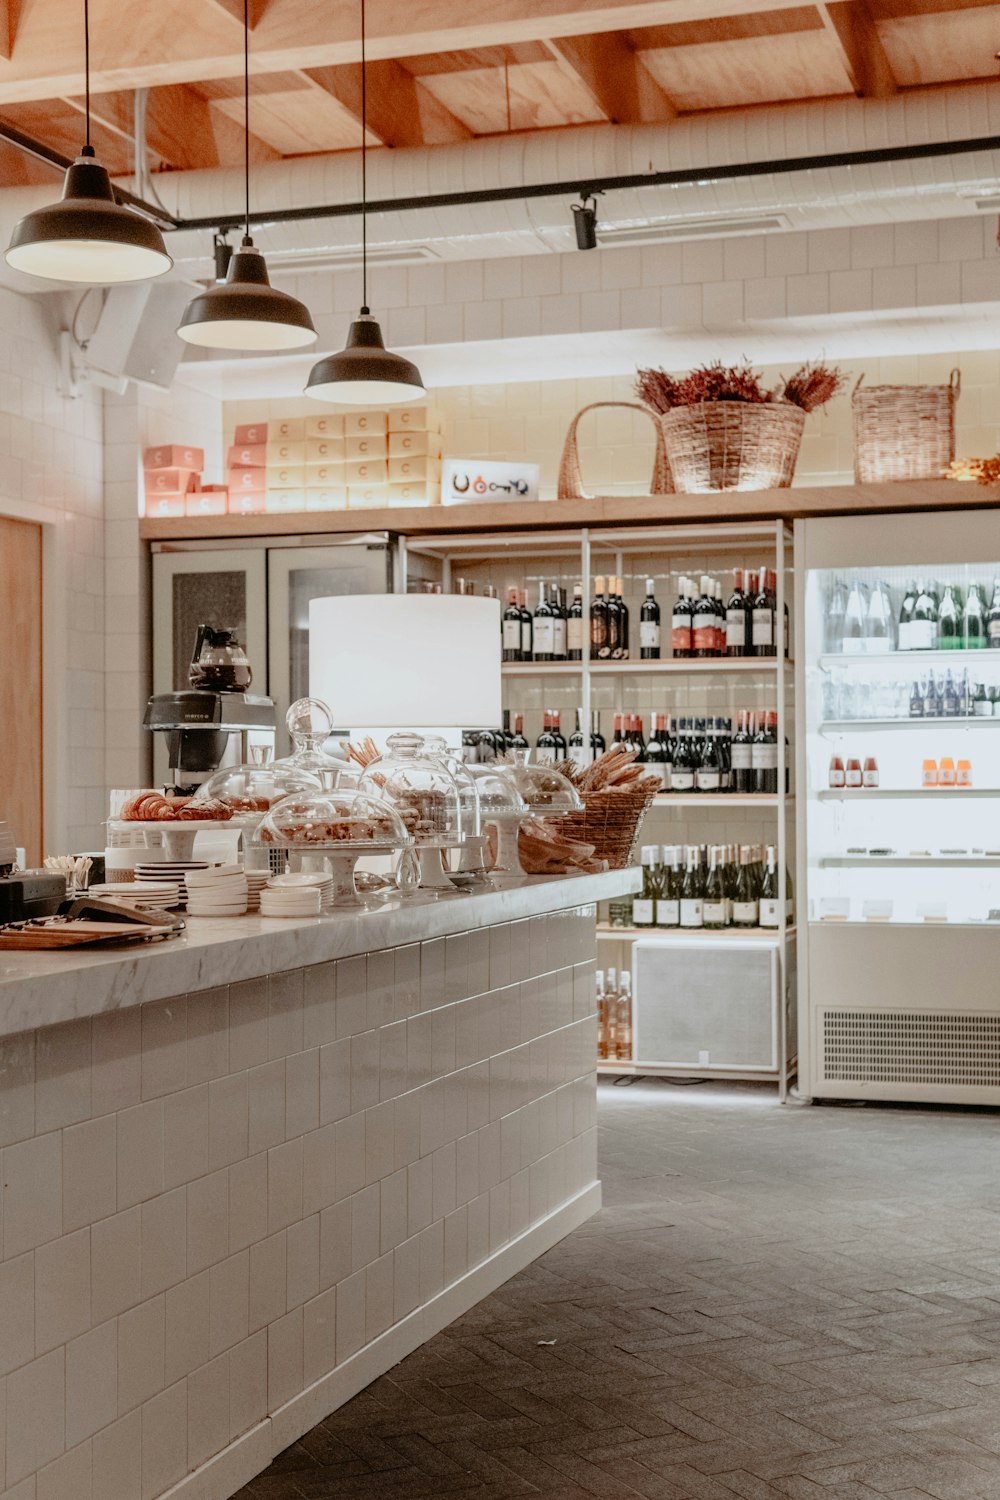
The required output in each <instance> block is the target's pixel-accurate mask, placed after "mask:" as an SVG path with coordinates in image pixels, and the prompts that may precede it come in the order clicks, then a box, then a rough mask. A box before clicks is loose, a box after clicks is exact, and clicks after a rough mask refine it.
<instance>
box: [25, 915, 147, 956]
mask: <svg viewBox="0 0 1000 1500" xmlns="http://www.w3.org/2000/svg"><path fill="white" fill-rule="evenodd" d="M167 935H168V934H167V933H163V932H160V931H158V930H157V929H156V928H155V927H138V926H136V924H135V923H134V922H86V921H80V922H59V923H56V924H53V925H52V926H51V927H27V928H15V929H11V928H0V948H19V949H41V948H78V947H82V946H83V945H84V944H87V943H106V942H108V941H115V942H121V941H122V940H123V939H127V940H131V941H133V942H136V941H137V942H148V940H149V939H150V938H156V937H161V936H167Z"/></svg>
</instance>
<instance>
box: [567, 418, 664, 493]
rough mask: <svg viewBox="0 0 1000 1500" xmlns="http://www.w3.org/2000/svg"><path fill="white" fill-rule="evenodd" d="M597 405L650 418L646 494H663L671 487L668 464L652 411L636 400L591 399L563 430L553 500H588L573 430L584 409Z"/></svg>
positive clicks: (661, 434) (578, 422)
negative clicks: (652, 447)
mask: <svg viewBox="0 0 1000 1500" xmlns="http://www.w3.org/2000/svg"><path fill="white" fill-rule="evenodd" d="M601 406H620V407H624V408H625V409H626V411H641V412H642V413H643V415H644V416H647V417H650V418H651V419H652V421H653V423H654V425H655V427H656V453H655V455H654V457H653V477H652V479H651V480H650V481H649V493H650V494H651V495H664V494H667V493H669V491H671V490H672V489H673V487H674V486H673V483H672V482H671V479H670V465H669V464H668V463H667V456H666V453H665V452H664V450H663V432H662V430H661V428H660V423H659V420H658V418H657V416H656V413H655V412H652V411H650V409H649V407H648V406H640V405H639V404H638V402H636V401H592V402H591V404H590V405H589V406H584V407H581V409H580V410H579V411H578V412H577V414H576V416H575V417H574V418H573V420H572V422H571V423H570V424H569V430H568V431H567V433H566V441H565V443H564V444H563V451H562V458H561V459H560V461H559V480H558V485H557V488H556V499H557V500H577V499H579V500H590V499H591V498H592V496H590V495H588V493H587V491H586V490H585V489H584V487H583V474H582V472H581V469H580V449H579V445H578V442H577V435H576V430H577V428H578V427H579V425H580V418H581V417H585V416H586V414H587V412H588V411H596V410H597V409H598V407H601Z"/></svg>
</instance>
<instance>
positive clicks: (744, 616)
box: [726, 568, 752, 656]
mask: <svg viewBox="0 0 1000 1500" xmlns="http://www.w3.org/2000/svg"><path fill="white" fill-rule="evenodd" d="M749 623H750V616H749V613H748V611H747V598H746V595H745V594H744V592H743V569H742V568H736V569H734V571H733V592H732V593H731V594H730V596H729V602H728V603H727V605H726V655H727V656H749V654H750V653H749V651H748V649H747V648H748V646H749V645H751V644H752V642H751V641H748V639H747V636H748V626H749Z"/></svg>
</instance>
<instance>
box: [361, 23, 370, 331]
mask: <svg viewBox="0 0 1000 1500" xmlns="http://www.w3.org/2000/svg"><path fill="white" fill-rule="evenodd" d="M368 310H369V309H368V79H367V69H366V67H365V0H361V311H362V312H363V313H365V314H367V313H368Z"/></svg>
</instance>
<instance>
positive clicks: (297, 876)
mask: <svg viewBox="0 0 1000 1500" xmlns="http://www.w3.org/2000/svg"><path fill="white" fill-rule="evenodd" d="M311 886H315V887H316V889H317V890H318V891H319V904H320V908H321V909H322V910H323V911H329V910H330V908H331V906H332V904H333V876H332V875H329V874H328V873H327V872H326V870H299V871H295V872H292V873H290V874H288V875H272V876H271V881H270V885H269V887H268V888H269V889H270V890H279V891H280V890H285V891H307V890H309V888H310V887H311Z"/></svg>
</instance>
